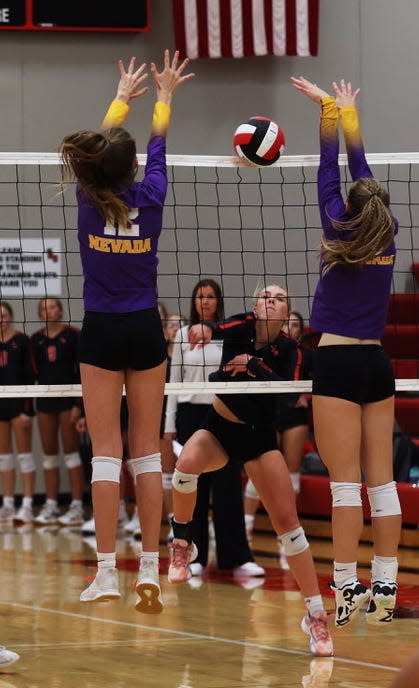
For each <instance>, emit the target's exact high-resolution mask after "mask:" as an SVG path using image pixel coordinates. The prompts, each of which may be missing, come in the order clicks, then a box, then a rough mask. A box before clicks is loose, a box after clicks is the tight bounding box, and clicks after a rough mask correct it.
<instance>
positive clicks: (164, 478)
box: [161, 473, 173, 490]
mask: <svg viewBox="0 0 419 688" xmlns="http://www.w3.org/2000/svg"><path fill="white" fill-rule="evenodd" d="M172 478H173V473H162V474H161V482H162V485H163V490H171V489H172Z"/></svg>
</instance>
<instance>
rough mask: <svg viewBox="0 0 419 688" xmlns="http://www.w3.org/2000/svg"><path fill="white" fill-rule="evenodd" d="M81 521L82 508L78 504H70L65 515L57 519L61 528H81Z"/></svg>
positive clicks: (82, 517) (82, 518)
mask: <svg viewBox="0 0 419 688" xmlns="http://www.w3.org/2000/svg"><path fill="white" fill-rule="evenodd" d="M83 521H84V516H83V507H82V506H81V505H80V504H70V506H69V507H68V509H67V511H66V512H65V514H63V515H62V516H59V518H58V523H60V524H61V525H62V526H81V525H82V524H83Z"/></svg>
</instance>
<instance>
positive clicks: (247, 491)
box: [244, 480, 260, 499]
mask: <svg viewBox="0 0 419 688" xmlns="http://www.w3.org/2000/svg"><path fill="white" fill-rule="evenodd" d="M244 496H245V497H248V498H249V499H260V497H259V492H258V491H257V489H256V487H255V486H254V485H253V483H252V481H251V480H248V481H247V483H246V487H245V488H244Z"/></svg>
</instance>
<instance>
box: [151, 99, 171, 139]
mask: <svg viewBox="0 0 419 688" xmlns="http://www.w3.org/2000/svg"><path fill="white" fill-rule="evenodd" d="M170 113H171V108H170V105H167V103H162V102H161V101H159V100H158V101H157V102H156V103H155V104H154V110H153V119H152V122H151V133H152V135H153V136H166V134H167V130H168V129H169V124H170Z"/></svg>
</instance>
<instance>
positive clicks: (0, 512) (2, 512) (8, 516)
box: [0, 506, 15, 522]
mask: <svg viewBox="0 0 419 688" xmlns="http://www.w3.org/2000/svg"><path fill="white" fill-rule="evenodd" d="M14 517H15V509H14V507H13V506H2V507H1V509H0V521H3V522H4V521H12V520H13V518H14Z"/></svg>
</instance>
